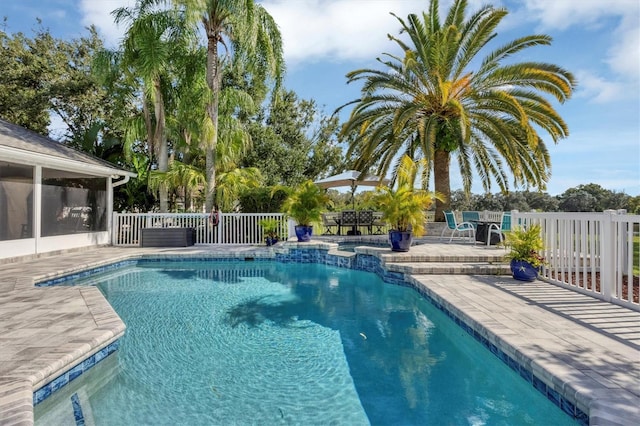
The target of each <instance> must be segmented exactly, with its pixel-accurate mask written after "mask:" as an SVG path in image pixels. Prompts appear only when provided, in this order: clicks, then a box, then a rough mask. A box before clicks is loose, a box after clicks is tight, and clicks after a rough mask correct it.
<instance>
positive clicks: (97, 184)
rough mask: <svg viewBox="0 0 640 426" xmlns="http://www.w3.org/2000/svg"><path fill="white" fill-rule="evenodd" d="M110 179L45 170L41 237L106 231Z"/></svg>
mask: <svg viewBox="0 0 640 426" xmlns="http://www.w3.org/2000/svg"><path fill="white" fill-rule="evenodd" d="M106 187H107V179H106V178H96V177H92V176H87V175H81V174H78V173H72V172H66V171H62V170H53V169H42V232H41V234H42V236H43V237H50V236H54V235H65V234H78V233H83V232H97V231H106V229H107V206H106V201H107V191H106Z"/></svg>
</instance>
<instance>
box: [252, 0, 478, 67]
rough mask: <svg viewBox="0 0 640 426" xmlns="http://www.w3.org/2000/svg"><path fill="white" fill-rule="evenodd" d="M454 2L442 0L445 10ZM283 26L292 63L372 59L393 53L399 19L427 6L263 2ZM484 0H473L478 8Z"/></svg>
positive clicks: (394, 0) (400, 0) (384, 1)
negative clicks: (384, 53) (393, 39)
mask: <svg viewBox="0 0 640 426" xmlns="http://www.w3.org/2000/svg"><path fill="white" fill-rule="evenodd" d="M451 3H452V1H442V2H441V4H440V13H441V14H442V13H445V12H447V11H448V8H449V6H450V5H451ZM261 4H262V5H263V6H264V7H265V9H266V10H267V11H268V12H269V14H270V15H271V16H273V18H274V19H275V21H276V22H277V23H278V25H279V26H280V31H281V33H282V38H283V43H284V53H285V59H286V60H287V63H293V64H296V63H300V62H307V61H308V62H314V61H320V60H330V61H334V62H342V61H351V60H373V59H374V58H376V57H378V56H380V54H381V53H383V52H389V53H393V52H394V50H395V43H393V42H390V41H389V39H388V38H387V34H393V35H397V34H398V32H399V30H400V23H399V22H398V20H397V19H396V18H394V17H393V16H391V15H390V12H393V13H394V14H396V15H397V16H398V17H400V18H402V19H405V20H406V18H407V15H409V14H410V13H415V14H421V13H422V12H423V11H425V10H426V9H427V8H428V2H427V1H425V0H375V1H374V0H296V1H292V0H267V1H264V2H262V3H261ZM480 4H482V0H473V1H470V2H469V7H468V10H470V11H474V10H476V9H477V8H478V7H479V5H480Z"/></svg>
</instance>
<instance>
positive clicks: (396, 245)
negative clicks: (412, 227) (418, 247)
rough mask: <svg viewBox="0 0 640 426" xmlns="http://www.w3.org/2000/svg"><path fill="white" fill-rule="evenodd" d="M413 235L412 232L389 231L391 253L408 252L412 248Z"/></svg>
mask: <svg viewBox="0 0 640 426" xmlns="http://www.w3.org/2000/svg"><path fill="white" fill-rule="evenodd" d="M412 240H413V233H412V232H410V231H395V230H391V231H389V243H390V244H391V251H401V252H406V251H409V249H410V248H411V242H412Z"/></svg>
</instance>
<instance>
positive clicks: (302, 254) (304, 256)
mask: <svg viewBox="0 0 640 426" xmlns="http://www.w3.org/2000/svg"><path fill="white" fill-rule="evenodd" d="M329 251H330V250H329V249H328V248H315V247H309V248H305V247H295V248H293V247H291V248H289V247H288V248H286V249H283V248H282V247H281V248H280V250H278V251H277V252H276V253H275V257H273V256H258V257H249V258H250V259H251V260H252V261H277V262H282V263H318V264H323V265H327V266H336V267H340V268H346V269H355V270H359V271H364V272H373V273H375V274H376V275H378V276H379V277H380V278H381V279H382V280H383V281H384V282H386V283H389V284H395V285H400V286H403V287H410V288H412V289H414V290H415V291H417V292H418V293H419V294H420V295H421V296H422V297H424V298H425V299H427V300H428V301H429V302H430V303H432V304H433V305H434V306H435V307H436V308H438V309H439V310H441V311H442V312H443V313H444V314H445V315H447V316H448V317H449V318H450V319H451V320H452V321H454V322H455V323H456V324H457V325H458V326H459V327H461V328H462V329H463V330H464V331H465V332H467V333H468V334H469V335H470V336H472V337H473V338H474V339H475V340H477V341H478V342H480V344H482V345H483V346H484V347H485V348H487V349H488V350H489V351H490V352H491V353H492V354H494V355H495V356H496V357H498V359H500V360H501V361H502V362H504V363H505V364H506V365H507V366H508V367H509V368H511V369H512V370H514V371H515V372H516V373H518V374H519V375H520V377H521V378H522V379H523V380H525V381H527V382H528V383H529V384H530V385H531V386H532V387H533V388H534V389H535V390H537V391H538V392H540V393H542V394H543V395H544V396H545V397H546V398H547V399H548V400H549V401H551V402H553V403H554V404H555V405H556V406H557V407H559V408H560V409H561V410H562V411H563V412H564V413H565V414H567V415H569V416H571V417H572V418H574V419H575V420H577V421H578V422H579V423H580V424H582V425H588V424H589V416H588V414H587V413H585V412H583V411H582V410H581V409H579V408H578V407H577V404H576V402H575V401H571V400H569V399H567V398H565V397H564V396H563V395H562V394H561V392H560V391H557V390H555V389H554V387H553V385H552V384H548V383H547V382H545V381H544V380H542V379H541V378H539V377H538V376H537V375H535V374H534V373H533V372H532V371H531V370H530V369H529V368H527V367H526V366H525V365H522V364H521V363H520V362H518V361H517V360H515V359H513V358H512V357H511V356H509V355H508V353H507V352H505V351H504V350H503V349H502V348H500V347H499V346H498V345H495V344H493V343H491V341H490V338H491V339H492V340H495V341H497V342H498V344H499V345H501V346H502V345H504V343H502V342H499V340H500V339H498V338H497V336H495V335H493V334H492V333H491V332H489V331H488V330H486V329H484V328H483V327H478V328H481V329H483V330H482V331H483V332H482V333H481V332H479V331H478V330H476V329H474V328H473V327H472V326H471V325H469V324H468V323H467V322H465V321H464V320H462V319H461V318H460V317H459V316H458V315H456V314H455V313H453V312H452V311H451V310H449V309H448V308H447V307H446V306H445V305H444V304H443V303H441V302H439V301H438V300H436V298H434V295H433V294H432V293H430V292H429V291H428V290H426V289H425V288H424V287H423V286H421V285H419V283H418V282H417V281H416V280H414V279H413V278H412V277H411V275H410V274H406V275H405V274H404V273H402V272H395V271H388V270H387V269H385V268H384V267H383V266H382V263H381V261H380V259H379V258H378V257H377V256H374V255H371V254H362V253H357V254H353V253H349V254H348V255H346V256H345V255H340V254H336V253H329ZM246 260H247V257H245V256H237V255H236V256H235V257H234V256H229V257H220V256H218V255H213V256H176V255H172V254H167V255H151V256H150V255H142V256H140V257H139V258H138V259H135V260H124V261H119V262H116V263H113V264H109V265H105V266H100V267H96V268H91V269H87V270H85V271H81V272H79V273H74V274H70V275H65V276H62V277H58V278H55V279H50V280H48V281H43V282H39V283H36V286H39V287H42V286H51V285H59V284H61V283H63V282H65V281H69V280H73V279H77V278H83V277H86V276H89V275H92V274H97V273H101V272H105V271H109V270H113V269H116V268H120V267H124V266H131V265H137V264H138V263H153V262H165V261H166V262H197V261H216V262H217V261H221V262H238V261H246ZM483 333H484V334H486V335H488V337H485V336H484V335H483ZM114 343H117V342H114ZM505 346H508V345H505ZM116 348H117V345H116ZM505 349H506V348H505ZM509 349H511V352H514V353H515V348H511V347H509ZM114 350H115V349H114ZM63 375H64V374H63ZM55 380H58V378H56V379H54V380H53V381H51V382H50V383H49V384H51V383H53V382H55ZM45 386H47V385H45ZM43 388H44V386H43ZM41 389H42V388H41ZM47 396H48V395H47ZM45 398H46V396H45ZM42 399H44V398H42ZM35 400H36V397H35V393H34V405H35V404H36V402H35Z"/></svg>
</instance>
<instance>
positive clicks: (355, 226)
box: [333, 218, 360, 235]
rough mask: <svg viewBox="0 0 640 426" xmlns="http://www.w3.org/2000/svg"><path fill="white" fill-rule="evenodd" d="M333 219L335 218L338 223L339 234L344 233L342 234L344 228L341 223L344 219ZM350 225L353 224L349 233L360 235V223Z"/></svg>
mask: <svg viewBox="0 0 640 426" xmlns="http://www.w3.org/2000/svg"><path fill="white" fill-rule="evenodd" d="M333 220H335V221H336V224H337V225H338V235H342V234H341V230H342V226H343V225H341V223H342V219H340V218H335V219H333ZM344 226H347V225H344ZM348 226H351V230H350V231H347V235H360V231H358V225H357V224H352V225H348Z"/></svg>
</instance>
